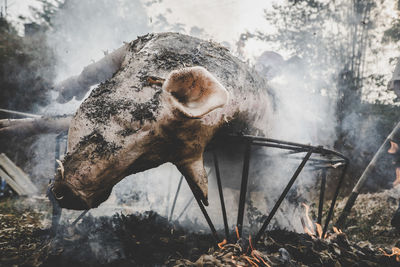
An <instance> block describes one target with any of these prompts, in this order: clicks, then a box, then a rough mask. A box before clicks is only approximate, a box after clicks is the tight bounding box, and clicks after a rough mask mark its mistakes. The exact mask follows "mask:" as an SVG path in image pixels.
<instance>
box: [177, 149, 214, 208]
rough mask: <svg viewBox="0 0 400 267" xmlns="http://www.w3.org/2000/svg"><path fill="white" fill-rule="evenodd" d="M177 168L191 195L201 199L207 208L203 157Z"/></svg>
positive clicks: (206, 179)
mask: <svg viewBox="0 0 400 267" xmlns="http://www.w3.org/2000/svg"><path fill="white" fill-rule="evenodd" d="M177 167H178V170H179V171H180V172H181V173H182V175H183V176H184V177H185V179H186V181H187V183H188V184H189V187H190V189H191V190H192V192H193V194H194V195H196V197H198V198H199V199H201V201H202V202H203V204H204V205H205V206H208V178H207V173H206V170H205V169H204V164H203V157H200V158H199V159H197V160H195V161H191V162H188V163H185V164H182V165H178V166H177Z"/></svg>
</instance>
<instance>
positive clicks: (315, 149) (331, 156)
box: [49, 135, 349, 244]
mask: <svg viewBox="0 0 400 267" xmlns="http://www.w3.org/2000/svg"><path fill="white" fill-rule="evenodd" d="M60 140H61V138H59V136H58V137H57V146H56V157H57V158H59V156H60V155H59V151H60V150H59V143H60ZM224 140H225V141H227V142H233V143H234V144H240V143H242V144H243V143H244V144H245V152H244V160H243V171H242V181H241V187H240V198H239V208H238V215H237V225H236V226H237V229H238V233H239V236H241V235H242V230H243V219H244V211H245V202H246V193H247V184H248V180H249V170H250V156H251V149H252V147H253V146H261V147H272V148H279V149H284V150H288V151H289V155H294V154H298V153H306V155H305V156H304V157H303V158H301V157H296V159H301V163H300V164H299V166H298V167H297V169H296V171H295V172H294V174H293V175H292V177H291V179H290V180H289V182H288V184H287V185H286V187H285V188H284V190H283V191H282V193H281V195H280V197H279V198H278V200H277V201H276V203H275V205H274V206H273V208H272V210H271V211H270V213H269V214H268V216H267V218H266V219H265V221H264V223H263V225H262V227H261V228H260V230H259V231H258V233H257V234H256V236H255V238H254V244H257V241H259V240H260V238H261V236H262V235H263V234H264V232H265V230H266V229H267V227H268V225H269V224H270V222H271V220H272V219H273V217H274V216H275V214H276V212H277V211H278V209H279V207H280V205H281V203H282V201H283V200H284V199H285V197H286V195H287V193H288V192H289V190H290V189H291V188H292V186H293V184H294V183H295V181H296V180H297V178H298V177H299V175H300V173H301V171H302V170H303V168H304V167H305V166H306V164H307V163H308V162H309V161H311V162H312V163H313V165H312V167H313V168H314V170H322V174H321V189H320V196H319V206H318V218H317V222H318V223H320V224H321V223H322V209H323V204H324V198H325V187H326V177H327V170H328V169H330V168H331V169H332V168H342V173H341V175H340V178H339V181H338V184H337V186H336V190H335V193H334V197H333V199H332V201H331V204H330V208H329V211H328V215H327V216H326V219H325V225H324V228H323V234H322V236H325V234H326V231H327V229H328V226H329V222H330V220H331V217H332V214H333V210H334V207H335V203H336V200H337V197H338V195H339V191H340V187H341V186H342V183H343V180H344V177H345V173H346V169H347V166H348V164H349V160H348V159H347V158H346V157H345V156H343V155H342V154H340V153H338V152H336V151H333V150H330V149H326V148H323V147H322V146H311V145H304V144H299V143H293V142H287V141H281V140H276V139H270V138H264V137H256V136H249V135H240V136H239V135H237V136H228V137H226V138H225V137H224ZM57 153H58V154H57ZM315 154H318V155H320V156H323V157H325V159H317V158H312V155H315ZM213 160H214V168H215V173H216V178H217V185H218V193H219V198H220V203H221V210H222V217H223V221H224V230H225V238H226V239H227V240H229V226H228V219H227V214H226V208H225V201H224V195H223V190H222V182H221V174H220V170H219V165H218V157H217V154H216V152H215V151H213ZM182 180H183V177H181V179H180V181H179V184H178V187H177V190H176V194H175V197H174V201H173V205H172V209H171V213H170V216H169V220H172V217H173V212H174V209H175V204H176V201H177V197H178V194H179V191H180V187H181V183H182ZM189 186H190V185H189ZM49 198H50V200H52V197H51V196H49ZM193 198H194V199H196V201H197V204H198V205H199V207H200V210H201V212H202V213H203V215H204V218H205V219H206V221H207V224H208V226H209V227H210V230H211V232H212V234H213V237H214V239H215V242H216V243H217V242H220V239H219V237H218V234H217V231H216V229H215V227H214V224H213V222H212V221H211V218H210V216H209V215H208V213H207V210H206V208H205V207H204V205H203V203H202V202H201V200H200V199H199V198H198V197H196V195H194V197H193ZM193 198H191V199H190V200H189V202H188V203H187V204H186V206H185V207H184V209H183V210H182V212H181V213H180V214H179V216H178V217H177V219H179V218H180V217H181V216H182V215H183V214H184V213H185V211H186V210H187V209H188V207H189V206H190V204H191V203H192V201H193ZM53 200H54V199H53ZM53 200H52V203H53V207H58V204H57V202H56V201H55V200H54V201H53ZM86 213H87V211H84V212H82V214H81V215H80V216H79V217H78V218H77V219H76V220H75V221H74V222H73V225H75V224H76V223H77V222H78V221H79V220H80V219H81V218H82V217H83V216H84V215H85V214H86ZM60 216H61V208H59V211H58V209H54V208H53V227H56V225H58V221H59V219H60Z"/></svg>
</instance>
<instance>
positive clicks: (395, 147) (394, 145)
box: [388, 140, 399, 154]
mask: <svg viewBox="0 0 400 267" xmlns="http://www.w3.org/2000/svg"><path fill="white" fill-rule="evenodd" d="M398 150H399V145H398V144H397V143H395V142H393V141H392V140H390V148H389V150H388V153H389V154H395V153H396V152H397V151H398Z"/></svg>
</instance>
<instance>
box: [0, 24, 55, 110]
mask: <svg viewBox="0 0 400 267" xmlns="http://www.w3.org/2000/svg"><path fill="white" fill-rule="evenodd" d="M51 66H52V56H51V53H49V50H48V48H47V46H46V45H45V40H44V35H43V34H40V33H38V34H37V35H36V36H32V37H30V38H27V37H25V38H22V37H20V36H18V34H17V31H16V30H15V29H14V28H13V26H12V25H10V24H9V23H8V22H7V21H6V20H5V19H4V18H2V19H1V20H0V84H1V91H0V107H1V108H8V109H16V110H23V111H31V110H33V109H34V107H35V106H36V105H44V104H46V103H47V91H48V90H49V88H50V85H51V82H52V78H53V71H52V69H51ZM33 95H34V96H35V97H34V98H32V96H33Z"/></svg>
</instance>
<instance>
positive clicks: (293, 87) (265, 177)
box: [37, 0, 340, 231]
mask: <svg viewBox="0 0 400 267" xmlns="http://www.w3.org/2000/svg"><path fill="white" fill-rule="evenodd" d="M149 5H150V8H149V7H148V6H147V7H144V6H143V5H142V2H141V1H139V0H135V1H128V0H119V1H110V0H100V1H94V0H88V1H78V0H70V1H67V2H66V5H65V6H64V7H63V8H62V9H61V10H60V11H58V12H57V13H56V15H55V17H54V20H53V24H54V29H53V30H52V31H51V32H49V33H48V43H49V45H50V46H51V47H52V48H53V49H54V51H55V55H56V58H57V65H56V74H57V78H56V81H61V80H63V79H65V78H67V77H69V76H72V75H77V74H79V73H80V72H81V71H82V69H83V68H84V66H86V65H88V64H90V63H91V62H93V61H96V60H99V59H100V58H102V57H103V56H104V54H105V53H107V52H111V51H112V50H114V49H117V48H119V47H120V46H122V44H123V42H129V41H131V40H133V39H136V36H137V35H143V34H146V33H147V32H151V31H163V30H175V31H180V32H185V28H184V27H183V26H184V25H182V24H180V23H175V24H173V23H170V22H169V21H168V20H167V18H166V17H165V16H163V15H157V14H148V12H150V10H151V3H150V4H149ZM169 12H173V11H169ZM150 17H151V19H150ZM190 33H191V34H195V35H198V36H200V37H204V36H206V37H208V32H207V31H204V30H203V29H202V28H200V27H192V28H191V29H190ZM317 35H318V37H321V38H323V36H324V34H322V33H319V32H318V33H317ZM301 37H302V38H298V40H300V41H299V42H301V44H299V47H307V43H312V45H314V47H316V48H318V49H317V50H316V51H315V54H312V53H311V50H312V49H309V50H308V52H310V53H309V54H307V53H303V54H301V55H297V54H296V53H295V52H292V53H291V55H290V56H289V55H288V52H287V49H284V48H282V51H277V52H282V54H284V55H285V57H286V58H282V59H281V60H280V62H279V63H277V62H274V63H273V64H271V61H269V59H268V58H265V59H260V60H259V61H258V62H257V64H256V68H257V69H258V70H259V71H260V72H261V75H265V76H266V78H268V79H269V80H270V86H271V87H272V89H273V92H274V101H275V111H274V114H273V116H271V118H272V119H271V121H269V125H266V128H271V125H272V132H271V137H273V138H277V139H283V140H288V141H294V142H300V143H310V144H313V145H324V146H327V147H329V148H332V147H333V144H334V141H335V140H336V135H335V127H336V115H335V108H336V99H335V95H336V88H335V86H334V84H335V81H334V75H332V74H334V73H337V72H338V66H340V64H339V63H340V62H337V61H336V60H331V61H330V62H329V63H330V64H329V66H328V64H326V65H325V66H324V65H323V64H322V63H323V62H325V63H326V62H327V60H326V58H325V57H326V51H325V46H324V45H326V43H328V42H329V41H330V40H329V39H326V40H325V39H322V40H323V41H324V42H325V43H323V42H322V41H321V40H318V39H317V38H315V36H314V35H312V36H310V35H309V33H308V32H307V33H304V36H301ZM332 57H334V55H330V59H332ZM321 62H322V63H321ZM260 66H261V67H262V68H261V69H260V68H258V67H260ZM273 68H275V71H274V72H273V75H270V74H269V73H268V71H271V69H273ZM263 69H266V70H267V72H263ZM52 97H53V102H52V104H51V105H49V106H47V107H45V108H44V109H43V110H42V112H43V113H46V114H65V113H69V114H72V113H74V112H75V110H76V109H77V108H78V106H79V105H80V103H81V101H77V100H75V99H74V100H72V101H70V102H69V103H67V104H63V105H61V104H57V103H56V102H55V101H54V99H55V98H56V97H57V94H56V93H53V95H52ZM38 142H40V141H38ZM41 142H46V140H41ZM37 147H41V146H40V144H37ZM253 153H254V156H253V155H252V161H251V166H250V171H251V172H250V185H249V186H250V187H251V189H249V191H251V192H249V193H248V198H249V199H250V200H251V201H252V204H251V203H250V202H248V204H247V207H250V206H251V205H253V206H254V209H253V211H254V213H257V211H258V212H259V213H260V214H262V215H265V214H268V212H269V211H270V210H271V208H272V205H273V203H275V201H276V200H277V198H278V196H279V194H280V193H281V192H282V190H283V188H284V187H285V185H286V184H287V182H288V180H289V178H290V177H291V175H292V174H293V172H294V170H295V168H296V167H297V165H298V164H299V162H300V161H299V160H298V159H292V160H290V159H287V157H282V155H281V153H278V152H277V151H276V150H264V149H260V150H257V149H255V150H254V151H253ZM48 154H49V155H50V158H51V155H53V154H52V153H50V152H48ZM241 155H242V154H240V153H238V156H237V157H236V159H235V160H234V161H233V162H232V161H227V162H223V161H222V160H221V173H222V175H223V177H222V179H223V185H224V186H225V187H226V189H225V190H224V193H225V199H226V200H225V202H226V204H227V209H228V217H229V218H230V221H229V225H230V226H233V225H235V224H236V218H235V217H236V214H237V203H238V196H239V190H238V184H239V183H240V182H239V181H240V178H241V168H242V156H241ZM299 156H302V154H299ZM206 160H207V159H206ZM41 161H42V160H41ZM208 161H209V164H208V166H212V162H211V161H210V160H208ZM209 171H210V179H209V196H210V199H209V202H210V203H212V205H211V206H210V208H208V211H209V213H210V216H211V217H212V219H213V221H214V222H215V223H216V224H217V226H219V227H220V226H222V220H221V217H220V214H221V213H220V207H219V198H218V194H217V191H216V190H217V189H216V188H217V186H216V181H215V175H214V170H213V168H210V170H209ZM316 175H317V174H316V173H315V172H308V171H304V172H303V173H302V175H301V176H300V177H299V179H298V182H297V184H296V189H294V190H292V191H291V192H290V196H292V198H293V199H295V200H294V202H296V203H295V205H291V204H290V202H285V203H284V204H283V212H278V214H277V215H276V220H275V222H274V224H275V225H277V226H281V227H287V228H290V229H295V230H298V231H299V230H301V228H300V220H299V219H296V218H300V215H299V214H298V213H297V211H298V208H297V206H298V205H300V202H301V201H302V200H304V201H307V200H309V199H311V198H312V197H313V196H312V190H310V188H313V187H315V185H316V184H317V183H318V182H317V181H316V179H315V178H316ZM180 176H181V175H180V173H179V172H178V171H177V170H176V168H175V167H174V166H173V165H171V164H167V165H163V166H161V167H159V168H156V169H153V170H149V171H146V172H143V173H139V174H136V175H132V176H130V177H127V178H125V179H124V180H122V181H121V182H120V183H119V184H118V185H117V186H115V188H114V190H113V193H112V195H111V197H110V199H109V200H108V201H107V202H106V203H104V204H103V205H101V206H100V207H99V208H98V209H94V210H93V211H91V213H92V214H102V215H104V214H110V215H111V214H112V213H114V212H116V211H121V212H132V211H145V210H149V209H151V210H154V211H157V212H159V213H160V214H162V215H164V216H169V214H170V212H171V208H172V202H173V198H174V195H175V192H176V190H177V185H178V182H179V179H180ZM308 193H309V195H310V196H307V194H308ZM300 196H301V197H300ZM191 199H192V194H191V192H190V189H189V188H188V186H187V184H186V182H185V181H183V183H182V187H181V189H180V194H179V196H178V201H177V203H176V206H175V212H174V214H173V219H176V218H177V216H179V214H180V213H181V212H182V211H183V210H184V209H185V207H186V205H187V204H188V203H189V206H188V208H187V209H186V211H185V213H184V214H183V216H182V217H181V221H187V222H188V223H189V222H190V223H191V224H193V223H198V224H202V225H204V224H205V220H204V218H203V216H202V215H201V213H200V210H199V208H198V207H197V203H196V201H193V200H191ZM247 210H248V216H246V220H245V223H246V224H252V223H253V222H252V221H251V219H249V218H252V216H253V215H252V214H250V213H251V212H250V211H249V209H247ZM301 212H302V211H301ZM288 214H290V216H288ZM301 215H302V214H301Z"/></svg>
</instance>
